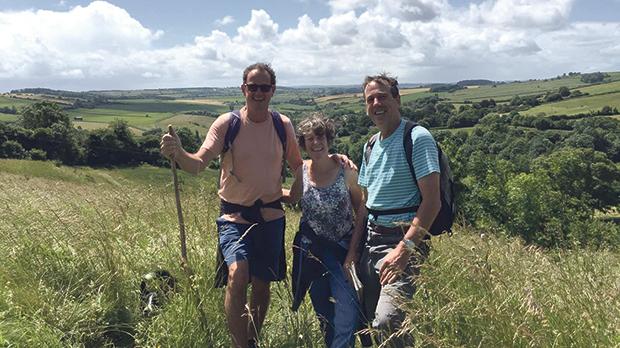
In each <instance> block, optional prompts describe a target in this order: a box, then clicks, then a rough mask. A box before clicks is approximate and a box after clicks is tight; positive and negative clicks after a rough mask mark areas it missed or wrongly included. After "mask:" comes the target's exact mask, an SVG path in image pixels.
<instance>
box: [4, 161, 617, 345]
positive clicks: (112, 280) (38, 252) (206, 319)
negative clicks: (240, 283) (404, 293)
mask: <svg viewBox="0 0 620 348" xmlns="http://www.w3.org/2000/svg"><path fill="white" fill-rule="evenodd" d="M215 174H216V173H215V172H208V173H207V174H206V175H200V176H198V177H197V176H191V175H185V174H183V173H181V177H180V179H181V187H182V192H181V199H182V204H183V208H184V214H185V223H186V231H187V242H188V257H189V266H190V267H191V270H192V272H193V276H191V277H189V276H188V275H187V273H185V272H184V271H183V269H182V268H181V267H180V265H179V240H178V227H177V217H176V210H175V203H174V194H173V189H172V185H171V174H170V171H169V170H168V169H166V168H153V167H149V166H143V167H138V168H133V169H120V170H107V169H106V170H101V169H91V168H78V167H74V168H72V167H63V166H56V165H54V164H53V163H52V162H32V161H19V160H0V192H2V195H0V204H1V205H2V209H0V221H2V222H3V223H2V224H0V282H2V284H3V286H2V287H0V343H1V344H0V345H2V346H3V347H43V346H44V347H83V346H86V347H101V346H110V347H111V346H123V347H133V346H139V347H225V346H229V345H230V342H229V337H228V334H227V330H226V324H225V318H224V314H223V304H222V303H223V291H222V290H221V289H214V288H213V287H212V284H213V276H214V269H215V268H214V265H215V248H216V240H217V235H216V234H215V233H216V232H215V231H216V227H215V222H214V221H215V218H216V217H217V216H218V215H219V206H218V203H217V202H218V200H217V196H216V195H215V191H216V186H215V182H214V176H215ZM298 221H299V213H298V212H296V211H293V210H288V211H287V230H286V236H287V237H286V250H287V251H288V253H287V256H288V263H289V269H290V262H291V253H290V250H291V242H292V237H293V235H294V234H295V232H296V229H297V224H298ZM156 269H167V270H169V271H170V272H171V273H172V274H173V276H175V277H176V278H177V281H178V283H179V288H178V289H179V290H178V292H177V293H173V294H171V295H170V297H169V298H168V299H167V301H166V305H165V306H164V307H161V308H159V309H157V310H156V311H155V312H154V315H152V316H143V315H142V313H141V308H142V307H141V305H140V299H139V285H140V281H141V276H142V275H143V274H145V273H147V272H149V271H152V270H156ZM618 284H620V254H618V252H612V251H605V250H600V251H591V250H586V249H576V250H544V249H540V248H535V247H531V246H524V245H523V243H522V242H521V241H520V240H518V239H515V238H506V237H502V236H500V235H494V234H493V233H492V232H489V231H476V230H473V229H471V228H464V227H457V228H455V230H454V234H453V235H452V236H448V235H444V236H441V237H438V238H433V240H432V252H431V256H430V259H429V260H428V261H427V262H426V263H425V264H424V266H423V268H422V275H421V277H420V279H419V282H418V292H417V294H416V295H415V296H414V298H413V300H407V301H404V302H403V304H402V308H403V309H404V310H405V311H406V312H407V321H406V322H405V325H404V330H403V332H406V333H408V334H411V335H413V336H414V337H415V341H416V345H420V346H422V347H567V346H574V347H614V346H618V345H619V344H620V297H618ZM272 291H273V295H272V304H271V308H270V311H269V313H268V316H267V318H266V321H265V325H264V328H263V333H262V335H261V341H260V344H261V347H267V348H268V347H274V348H279V347H322V346H323V344H322V342H321V334H320V331H319V327H318V324H317V320H316V318H315V316H314V313H313V311H312V308H311V306H310V303H309V302H310V301H309V299H306V301H305V303H304V305H303V306H302V307H301V308H300V310H299V311H298V312H297V313H293V312H291V311H290V305H291V289H290V282H289V281H287V282H279V283H276V284H273V286H272ZM358 345H359V343H358ZM374 347H377V346H376V345H375V346H374Z"/></svg>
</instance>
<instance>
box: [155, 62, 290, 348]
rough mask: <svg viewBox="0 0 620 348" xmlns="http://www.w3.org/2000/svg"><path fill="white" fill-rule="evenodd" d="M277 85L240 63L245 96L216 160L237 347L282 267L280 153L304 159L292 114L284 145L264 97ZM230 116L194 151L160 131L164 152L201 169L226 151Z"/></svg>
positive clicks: (229, 312)
mask: <svg viewBox="0 0 620 348" xmlns="http://www.w3.org/2000/svg"><path fill="white" fill-rule="evenodd" d="M275 89H276V75H275V72H274V71H273V69H272V68H271V66H269V65H268V64H263V63H256V64H252V65H250V66H248V67H247V68H246V69H245V70H244V71H243V84H242V85H241V91H242V92H243V95H244V96H245V101H246V104H245V106H244V107H243V108H242V109H241V110H240V111H239V116H240V120H239V122H240V128H239V132H238V134H237V136H236V137H235V139H234V141H233V142H232V146H231V147H230V149H228V150H227V151H226V152H224V153H223V158H222V161H221V168H222V173H221V177H220V189H219V191H218V194H219V196H220V199H221V203H222V216H220V217H219V218H218V219H217V226H218V234H219V246H220V248H221V251H222V253H223V256H224V260H225V261H226V265H227V266H228V279H227V286H226V296H225V299H224V309H225V311H226V319H227V322H228V328H229V330H230V335H231V338H232V341H233V344H234V346H235V347H253V346H255V344H256V340H257V335H258V333H260V329H261V326H262V324H263V321H264V319H265V315H266V313H267V308H268V306H269V300H270V283H271V281H275V280H281V279H283V277H284V270H283V269H282V267H280V258H281V256H282V255H283V253H284V250H283V248H282V245H283V240H284V227H285V223H284V211H283V210H282V207H281V204H280V198H281V196H282V180H281V173H282V165H283V163H282V159H283V158H285V159H286V162H287V163H288V165H289V167H290V169H291V171H292V172H293V173H295V172H296V171H297V168H298V167H299V166H300V165H301V164H302V159H301V154H300V152H299V148H298V146H297V142H296V141H295V131H294V129H293V125H292V124H291V121H290V120H289V118H288V117H286V116H284V115H280V117H281V120H282V124H283V127H284V130H285V132H286V139H287V141H286V146H285V147H283V146H282V142H281V140H280V138H279V135H278V131H277V130H276V127H275V126H274V120H273V117H272V113H271V111H270V110H269V101H270V100H271V97H272V96H273V94H274V92H275ZM230 116H231V115H230V113H226V114H223V115H221V116H220V117H218V118H217V119H216V120H215V122H214V123H213V124H212V125H211V127H210V128H209V132H208V134H207V137H206V139H205V141H204V143H203V144H202V147H201V148H200V149H199V150H198V152H196V153H194V154H191V153H188V152H186V151H185V150H184V149H183V147H182V145H181V141H180V139H179V137H178V136H177V135H176V134H175V133H174V131H173V132H172V134H165V135H164V136H163V137H162V141H161V152H162V154H163V155H164V156H166V157H167V158H173V159H174V160H175V162H176V163H178V165H179V166H180V167H181V169H183V170H185V171H187V172H190V173H194V174H197V173H199V172H200V171H202V170H204V168H205V167H206V166H207V165H208V163H209V162H210V161H211V160H212V159H214V158H215V157H217V156H218V155H220V154H222V152H223V151H224V147H225V146H224V142H225V135H226V131H227V130H228V127H229V124H230V122H229V120H230ZM248 284H252V295H251V301H250V310H251V313H250V314H251V318H252V322H251V324H252V325H250V326H248V315H247V313H246V312H245V305H246V302H247V294H246V291H247V287H248Z"/></svg>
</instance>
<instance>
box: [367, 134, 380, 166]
mask: <svg viewBox="0 0 620 348" xmlns="http://www.w3.org/2000/svg"><path fill="white" fill-rule="evenodd" d="M378 138H379V133H376V134H375V135H373V136H372V137H370V139H368V142H367V143H366V148H365V151H364V162H366V164H368V161H369V160H370V154H371V153H372V147H373V146H375V143H376V142H377V139H378Z"/></svg>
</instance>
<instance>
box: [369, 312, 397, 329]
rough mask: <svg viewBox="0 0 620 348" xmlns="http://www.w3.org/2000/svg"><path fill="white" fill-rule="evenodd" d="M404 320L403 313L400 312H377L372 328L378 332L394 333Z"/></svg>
mask: <svg viewBox="0 0 620 348" xmlns="http://www.w3.org/2000/svg"><path fill="white" fill-rule="evenodd" d="M404 319H405V313H404V312H402V311H400V310H396V311H384V312H377V313H375V319H374V320H373V321H372V327H373V328H374V329H377V330H380V331H396V330H398V329H399V328H400V325H401V324H402V323H403V320H404Z"/></svg>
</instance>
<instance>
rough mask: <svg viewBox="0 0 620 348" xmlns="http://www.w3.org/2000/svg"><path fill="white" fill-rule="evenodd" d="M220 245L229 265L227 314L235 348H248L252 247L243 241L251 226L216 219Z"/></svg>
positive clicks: (225, 309) (226, 298)
mask: <svg viewBox="0 0 620 348" xmlns="http://www.w3.org/2000/svg"><path fill="white" fill-rule="evenodd" d="M216 222H217V227H218V235H219V243H220V248H221V250H222V254H223V256H224V260H225V261H226V264H227V265H228V278H227V284H226V293H225V296H224V311H225V312H226V321H227V324H228V330H229V332H230V336H231V339H232V342H233V346H234V347H247V344H248V336H247V322H248V313H247V311H246V303H247V287H248V283H249V281H250V265H249V261H248V257H249V254H250V252H251V250H250V249H251V246H250V245H249V244H248V241H247V239H246V238H241V236H242V235H243V234H244V233H245V231H246V230H247V229H248V227H249V226H250V225H245V224H237V223H233V222H230V221H226V220H224V219H222V218H218V219H217V220H216Z"/></svg>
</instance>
